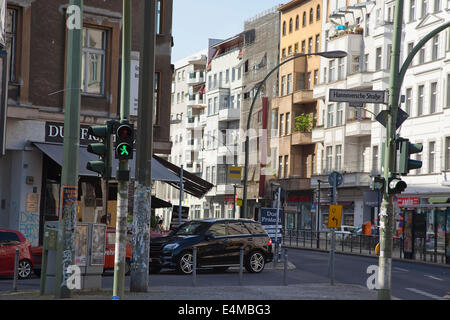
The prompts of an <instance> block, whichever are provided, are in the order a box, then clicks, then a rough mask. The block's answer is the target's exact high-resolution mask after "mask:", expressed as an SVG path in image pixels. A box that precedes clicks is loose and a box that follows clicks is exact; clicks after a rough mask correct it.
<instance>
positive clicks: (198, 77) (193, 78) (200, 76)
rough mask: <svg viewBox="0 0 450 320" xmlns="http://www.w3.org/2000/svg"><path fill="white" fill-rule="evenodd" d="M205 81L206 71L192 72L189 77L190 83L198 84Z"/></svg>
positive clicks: (188, 82) (188, 81)
mask: <svg viewBox="0 0 450 320" xmlns="http://www.w3.org/2000/svg"><path fill="white" fill-rule="evenodd" d="M203 82H205V73H204V72H200V71H197V72H190V73H189V77H188V79H187V84H188V85H191V86H193V85H196V84H200V83H203Z"/></svg>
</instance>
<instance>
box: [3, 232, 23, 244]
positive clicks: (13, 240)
mask: <svg viewBox="0 0 450 320" xmlns="http://www.w3.org/2000/svg"><path fill="white" fill-rule="evenodd" d="M18 243H20V239H19V236H18V235H17V234H15V233H13V232H0V244H18Z"/></svg>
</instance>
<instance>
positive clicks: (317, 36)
mask: <svg viewBox="0 0 450 320" xmlns="http://www.w3.org/2000/svg"><path fill="white" fill-rule="evenodd" d="M319 51H320V34H316V51H315V52H319Z"/></svg>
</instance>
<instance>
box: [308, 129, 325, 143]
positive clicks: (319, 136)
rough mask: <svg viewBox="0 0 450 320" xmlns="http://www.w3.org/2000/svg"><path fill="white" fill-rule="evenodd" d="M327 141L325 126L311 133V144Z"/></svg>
mask: <svg viewBox="0 0 450 320" xmlns="http://www.w3.org/2000/svg"><path fill="white" fill-rule="evenodd" d="M324 139H325V128H324V127H323V126H321V127H315V128H314V129H312V131H311V142H321V141H323V140H324Z"/></svg>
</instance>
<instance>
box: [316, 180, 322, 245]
mask: <svg viewBox="0 0 450 320" xmlns="http://www.w3.org/2000/svg"><path fill="white" fill-rule="evenodd" d="M317 182H318V183H319V192H318V195H317V211H316V212H317V217H316V221H317V225H316V229H317V249H318V248H320V183H321V182H322V181H321V180H317Z"/></svg>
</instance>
